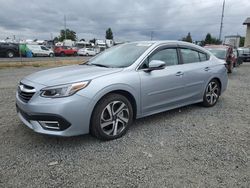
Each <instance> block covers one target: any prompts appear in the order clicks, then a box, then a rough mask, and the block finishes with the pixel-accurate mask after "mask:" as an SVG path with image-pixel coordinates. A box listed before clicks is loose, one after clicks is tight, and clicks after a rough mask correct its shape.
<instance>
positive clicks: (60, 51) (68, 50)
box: [54, 46, 77, 56]
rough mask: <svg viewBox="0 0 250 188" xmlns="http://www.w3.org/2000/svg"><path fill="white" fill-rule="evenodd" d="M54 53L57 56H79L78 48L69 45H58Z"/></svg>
mask: <svg viewBox="0 0 250 188" xmlns="http://www.w3.org/2000/svg"><path fill="white" fill-rule="evenodd" d="M54 53H55V55H56V56H70V55H73V56H77V49H75V48H73V47H69V46H56V47H55V48H54Z"/></svg>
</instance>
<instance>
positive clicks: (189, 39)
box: [181, 32, 245, 47]
mask: <svg viewBox="0 0 250 188" xmlns="http://www.w3.org/2000/svg"><path fill="white" fill-rule="evenodd" d="M181 40H182V41H185V42H190V43H193V40H192V36H191V33H190V32H189V33H188V34H187V36H186V37H183V38H182V39H181ZM244 41H245V37H240V47H242V46H244ZM199 42H200V45H201V46H205V45H207V44H215V45H218V44H222V41H221V40H219V39H218V38H216V37H213V36H212V35H211V34H210V33H207V35H206V37H205V39H204V40H201V41H199Z"/></svg>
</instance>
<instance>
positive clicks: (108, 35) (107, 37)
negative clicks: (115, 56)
mask: <svg viewBox="0 0 250 188" xmlns="http://www.w3.org/2000/svg"><path fill="white" fill-rule="evenodd" d="M113 38H114V37H113V32H112V30H111V28H108V29H107V30H106V39H110V40H113Z"/></svg>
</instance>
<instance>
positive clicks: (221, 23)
mask: <svg viewBox="0 0 250 188" xmlns="http://www.w3.org/2000/svg"><path fill="white" fill-rule="evenodd" d="M224 9H225V0H223V6H222V13H221V21H220V35H219V40H220V41H221V35H222V28H223V18H224Z"/></svg>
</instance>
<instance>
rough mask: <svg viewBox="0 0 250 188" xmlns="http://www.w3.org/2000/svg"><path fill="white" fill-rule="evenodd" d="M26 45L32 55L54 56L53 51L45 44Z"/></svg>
mask: <svg viewBox="0 0 250 188" xmlns="http://www.w3.org/2000/svg"><path fill="white" fill-rule="evenodd" d="M27 47H28V48H29V49H30V50H31V52H32V54H33V56H49V57H54V55H55V54H54V52H53V51H52V50H51V49H49V48H46V47H45V46H40V45H32V44H27Z"/></svg>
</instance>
